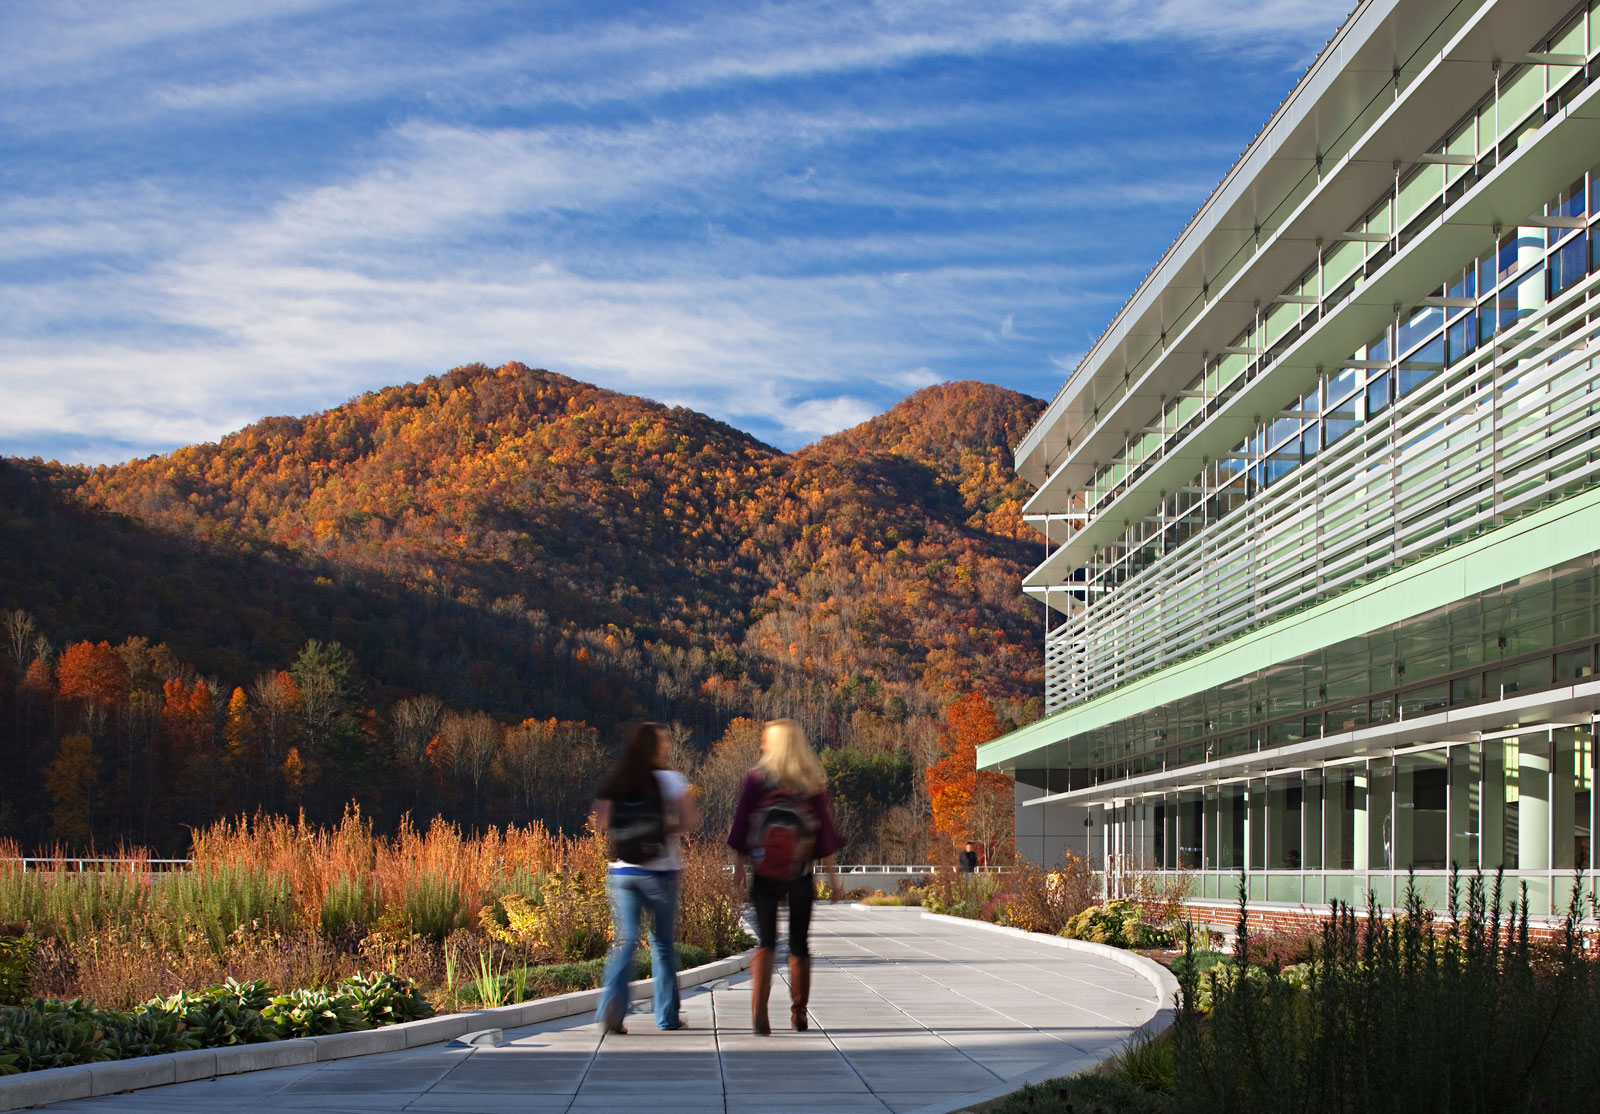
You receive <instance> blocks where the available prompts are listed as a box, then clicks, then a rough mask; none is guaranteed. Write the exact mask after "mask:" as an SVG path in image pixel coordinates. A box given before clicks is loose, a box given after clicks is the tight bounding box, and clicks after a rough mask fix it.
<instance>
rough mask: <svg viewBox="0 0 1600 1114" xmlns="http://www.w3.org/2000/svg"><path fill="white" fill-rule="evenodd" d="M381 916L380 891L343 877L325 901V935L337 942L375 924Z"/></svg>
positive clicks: (344, 875) (325, 895)
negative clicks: (354, 931) (352, 932)
mask: <svg viewBox="0 0 1600 1114" xmlns="http://www.w3.org/2000/svg"><path fill="white" fill-rule="evenodd" d="M379 912H380V904H379V901H378V887H377V886H376V885H373V884H371V883H368V882H366V881H364V880H363V879H360V878H351V877H350V876H349V875H347V874H341V875H339V877H338V878H337V879H335V880H334V882H333V885H331V886H329V887H328V892H327V893H326V894H324V895H323V898H322V911H321V913H320V915H319V916H320V921H321V926H322V931H323V934H324V935H326V936H331V937H333V938H335V939H338V938H340V937H342V936H344V935H345V934H346V933H348V932H350V931H352V930H356V931H360V930H362V929H364V928H365V927H366V926H368V925H370V924H372V923H373V922H374V921H376V920H377V919H378V913H379Z"/></svg>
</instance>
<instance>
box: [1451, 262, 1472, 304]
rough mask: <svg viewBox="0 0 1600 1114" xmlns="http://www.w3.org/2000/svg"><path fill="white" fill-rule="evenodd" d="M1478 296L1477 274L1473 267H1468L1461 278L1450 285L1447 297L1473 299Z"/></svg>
mask: <svg viewBox="0 0 1600 1114" xmlns="http://www.w3.org/2000/svg"><path fill="white" fill-rule="evenodd" d="M1477 294H1478V272H1477V269H1476V268H1475V267H1471V266H1469V267H1468V268H1467V269H1466V271H1464V272H1463V273H1462V276H1461V277H1460V278H1459V279H1457V280H1456V281H1455V282H1454V283H1452V284H1451V286H1450V290H1449V295H1450V297H1452V298H1474V297H1477Z"/></svg>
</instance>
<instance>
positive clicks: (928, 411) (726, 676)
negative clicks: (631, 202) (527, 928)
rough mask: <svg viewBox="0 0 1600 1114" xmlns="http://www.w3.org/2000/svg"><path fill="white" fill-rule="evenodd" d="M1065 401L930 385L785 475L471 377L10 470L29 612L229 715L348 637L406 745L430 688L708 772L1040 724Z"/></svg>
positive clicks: (625, 399) (653, 425)
mask: <svg viewBox="0 0 1600 1114" xmlns="http://www.w3.org/2000/svg"><path fill="white" fill-rule="evenodd" d="M1041 406H1042V404H1041V403H1040V402H1038V401H1037V400H1035V399H1031V398H1028V397H1026V396H1023V395H1019V394H1016V393H1014V392H1010V391H1006V390H1003V389H1001V388H997V387H991V386H986V385H982V384H977V383H955V384H948V385H943V386H938V387H931V388H928V389H926V390H923V391H919V392H917V393H916V394H914V395H912V396H911V397H910V398H907V399H906V400H904V401H902V402H901V403H900V404H899V405H897V406H895V407H894V408H892V409H891V410H890V411H888V412H887V413H885V414H883V415H880V416H879V417H877V418H874V419H873V420H871V421H869V422H866V423H863V424H862V425H860V426H857V427H855V428H854V429H850V430H846V431H844V432H842V433H840V434H837V435H835V436H833V437H829V438H825V439H823V440H822V441H820V442H818V443H817V444H815V445H812V446H809V447H807V448H805V449H802V450H800V451H798V452H795V453H792V454H785V453H782V452H780V451H778V450H776V449H774V448H772V447H770V446H767V445H764V444H762V443H760V442H759V441H756V440H755V439H753V438H751V437H749V436H748V435H746V434H743V433H741V432H740V431H738V430H735V429H733V428H731V427H729V426H727V425H724V424H722V423H720V422H716V421H714V420H712V419H710V418H708V417H706V416H705V415H702V414H698V413H695V412H692V411H688V410H684V409H682V408H667V407H663V406H660V405H658V404H656V403H653V402H649V401H647V400H644V399H639V398H634V397H631V396H627V395H622V394H617V393H615V392H610V391H605V390H601V389H599V388H596V387H593V386H590V385H588V384H584V383H579V382H576V381H574V380H571V379H568V378H566V377H563V376H560V375H556V374H553V373H550V372H546V371H537V370H531V369H528V368H526V367H523V366H521V365H519V364H508V365H506V366H505V367H502V368H498V369H489V368H484V367H480V366H471V367H464V368H458V369H455V370H453V371H451V372H449V373H447V374H445V375H440V376H436V377H431V378H429V379H427V380H425V381H423V382H422V383H418V384H410V385H406V386H401V387H393V388H389V389H386V390H383V391H378V392H373V393H371V394H367V395H363V396H361V397H359V398H357V399H354V400H352V401H351V402H350V403H348V404H346V405H344V406H341V407H337V408H334V409H331V410H328V411H325V412H323V413H319V414H314V415H311V416H308V417H305V418H274V419H268V420H266V421H262V422H259V423H257V424H255V425H253V426H251V427H249V428H247V429H245V430H242V431H241V432H239V433H237V434H233V435H231V436H229V437H226V438H224V439H223V440H222V441H221V442H220V443H218V444H207V445H196V446H191V447H188V448H185V449H181V450H179V451H177V452H175V453H171V454H168V455H166V456H160V457H152V458H149V459H147V460H142V461H135V462H131V463H129V464H126V465H121V466H117V467H111V468H97V469H93V470H80V469H59V468H54V467H51V466H43V465H38V464H25V463H23V462H20V461H13V462H8V463H4V464H0V486H3V487H4V489H5V491H4V493H3V494H4V496H5V505H6V506H8V507H9V508H11V509H10V510H9V511H8V512H6V516H5V517H3V518H0V610H6V609H21V610H25V611H27V612H29V613H30V614H32V615H34V616H35V617H36V618H37V620H38V623H39V627H40V629H41V630H44V631H46V632H48V633H49V634H50V636H51V637H52V638H53V639H55V640H56V646H57V649H58V650H59V647H60V646H61V645H63V644H66V643H70V642H76V641H78V640H81V639H89V640H91V641H98V640H101V639H105V640H108V641H109V642H111V643H113V644H115V643H117V642H120V641H122V640H124V639H126V638H128V637H142V638H145V639H148V640H149V641H150V642H151V643H152V644H155V643H164V644H166V645H167V646H169V647H170V648H171V652H172V653H173V654H174V655H176V657H177V658H178V659H180V660H182V661H183V662H186V663H192V666H193V668H194V669H196V670H197V671H198V672H199V673H200V674H202V675H204V676H208V677H213V678H215V680H216V683H217V687H218V689H219V691H223V690H227V689H228V688H230V687H232V686H236V685H246V684H248V683H249V682H250V681H251V680H252V679H253V678H255V677H257V676H259V675H261V674H263V673H264V672H266V671H270V670H274V669H282V668H284V666H285V665H287V664H288V663H289V662H290V661H291V660H292V659H293V657H294V655H295V653H296V652H297V651H298V650H299V648H300V647H301V646H302V645H303V644H304V643H305V642H306V641H307V640H310V639H319V640H322V641H324V642H327V641H337V642H339V643H341V644H342V645H343V646H344V647H345V648H347V649H348V650H349V651H350V653H351V654H352V656H353V672H354V677H355V682H354V683H355V684H357V685H358V686H359V689H360V695H361V697H362V701H363V703H364V704H366V705H368V706H370V707H372V708H373V710H374V715H375V716H376V719H375V720H374V722H373V724H372V725H371V726H370V728H369V729H368V730H369V734H371V735H373V736H375V737H376V739H375V741H374V742H373V743H371V744H370V745H371V746H377V747H378V749H380V750H383V749H384V742H383V739H382V736H383V735H384V733H385V731H386V730H387V729H388V728H387V726H386V723H385V722H384V721H385V719H386V715H387V713H386V712H385V711H384V709H385V707H386V706H387V705H391V704H392V703H393V702H394V701H395V700H397V699H401V698H405V697H410V696H415V695H419V694H426V695H431V696H438V697H440V698H441V699H443V700H444V701H445V702H446V703H447V704H448V705H450V706H452V707H455V708H459V709H463V710H465V709H476V708H482V709H486V710H488V711H489V712H491V713H492V714H493V715H494V716H496V717H498V718H499V719H501V720H504V721H511V722H516V721H519V720H524V719H529V718H536V719H540V720H545V719H551V718H554V719H556V720H566V721H574V722H577V721H582V722H584V723H587V724H591V725H594V726H596V727H599V728H600V729H601V730H602V733H603V734H605V733H609V731H610V729H611V728H612V727H613V726H614V725H615V724H617V723H619V722H621V721H624V720H626V719H629V718H637V717H650V718H657V719H662V720H666V721H674V722H677V723H679V724H681V725H682V730H683V732H684V735H685V737H686V739H687V740H688V743H689V745H690V746H691V747H697V748H701V749H703V748H705V747H706V746H708V745H709V744H710V742H712V741H713V740H715V739H716V738H717V737H718V736H719V735H721V734H722V733H723V732H724V729H725V728H726V727H727V725H728V723H729V721H730V720H732V719H733V718H734V717H736V716H738V715H754V716H758V717H759V716H767V715H773V714H792V715H796V716H798V717H800V718H802V720H803V721H804V722H805V723H806V724H807V726H808V728H809V729H810V730H811V731H812V732H813V733H814V734H815V735H816V736H817V737H818V738H819V739H820V740H821V741H823V742H825V743H829V744H835V745H837V744H843V743H849V742H851V741H852V736H853V735H854V734H858V733H860V732H861V731H862V730H864V728H863V726H862V725H863V724H864V723H870V722H877V721H880V720H881V721H883V722H886V723H902V724H903V723H907V722H909V721H911V720H916V721H918V722H921V723H924V724H931V723H933V722H935V721H936V720H937V717H938V716H939V714H940V712H941V710H942V708H943V706H944V705H945V704H946V703H948V702H949V701H950V700H951V699H953V698H954V697H955V696H957V695H959V694H960V693H962V692H965V691H968V690H973V689H978V690H982V691H985V692H987V693H989V694H990V695H991V696H993V697H995V698H997V699H999V700H1001V701H1004V702H1007V706H1011V707H1014V708H1016V709H1018V711H1017V713H1016V714H1017V715H1022V714H1024V713H1023V712H1022V711H1021V709H1022V708H1023V706H1024V705H1025V704H1026V703H1027V702H1028V701H1029V700H1030V698H1032V697H1034V695H1035V693H1036V692H1037V691H1038V668H1039V665H1038V651H1037V647H1036V639H1037V623H1038V617H1037V615H1036V614H1035V608H1034V605H1032V604H1030V603H1029V602H1028V601H1026V600H1025V599H1024V598H1023V597H1022V596H1021V594H1020V592H1019V590H1018V580H1019V578H1020V576H1021V574H1022V573H1023V572H1024V571H1025V569H1026V568H1027V567H1028V566H1029V565H1030V564H1031V563H1032V562H1033V561H1034V560H1035V559H1036V558H1037V549H1036V547H1035V545H1034V544H1033V543H1032V542H1031V541H1030V540H1029V535H1030V534H1031V531H1028V530H1026V529H1024V528H1023V526H1022V524H1021V521H1020V517H1019V513H1018V509H1019V507H1020V505H1021V501H1022V499H1023V498H1024V497H1025V492H1024V490H1023V488H1022V486H1021V484H1020V482H1019V481H1018V480H1016V479H1015V477H1014V476H1012V475H1011V472H1010V467H1009V464H1010V458H1009V451H1008V447H1007V446H1008V444H1009V443H1011V442H1014V441H1015V440H1016V439H1017V438H1018V437H1019V436H1020V434H1021V432H1022V431H1023V430H1025V429H1026V427H1027V426H1028V424H1029V423H1030V422H1031V421H1032V420H1033V418H1034V417H1035V416H1036V415H1037V413H1038V412H1039V410H1040V408H1041ZM24 657H26V654H25V655H24ZM7 664H8V665H14V663H7ZM4 676H5V674H4V673H3V672H0V680H3V678H4ZM12 678H13V680H15V681H20V680H21V678H20V677H19V676H17V675H16V674H13V675H12ZM4 687H7V688H10V687H11V686H10V685H6V686H4ZM17 699H20V697H18V698H17ZM862 715H866V716H867V717H868V719H867V720H866V721H863V720H862V719H861V718H860V717H861V716H862ZM17 720H18V722H19V723H20V722H21V717H20V715H19V716H18V717H17ZM3 722H4V721H0V723H3ZM919 730H921V733H922V735H923V736H925V735H926V729H925V728H921V729H919ZM3 731H4V728H3V727H0V732H3ZM913 733H914V732H913ZM53 744H54V740H52V739H45V738H39V739H33V740H30V741H29V744H28V745H29V746H31V747H33V748H34V749H35V750H37V751H38V754H37V755H36V756H35V757H36V759H38V760H43V757H44V756H45V755H47V754H48V753H50V748H51V747H52V746H53ZM19 745H21V742H20V740H19ZM3 833H4V825H3V823H0V834H3Z"/></svg>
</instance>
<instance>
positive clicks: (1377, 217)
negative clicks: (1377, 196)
mask: <svg viewBox="0 0 1600 1114" xmlns="http://www.w3.org/2000/svg"><path fill="white" fill-rule="evenodd" d="M1364 227H1365V230H1366V231H1367V232H1384V233H1387V232H1390V231H1392V230H1391V229H1390V227H1389V207H1388V206H1387V205H1385V206H1383V207H1382V208H1380V209H1379V210H1378V211H1377V212H1375V213H1373V214H1372V215H1371V216H1370V217H1368V218H1367V223H1366V225H1365V226H1364Z"/></svg>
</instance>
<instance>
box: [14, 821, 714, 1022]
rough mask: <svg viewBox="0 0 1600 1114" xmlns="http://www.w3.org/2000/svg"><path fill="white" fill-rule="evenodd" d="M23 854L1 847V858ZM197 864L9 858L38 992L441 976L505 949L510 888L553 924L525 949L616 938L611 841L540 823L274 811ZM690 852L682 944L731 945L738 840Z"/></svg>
mask: <svg viewBox="0 0 1600 1114" xmlns="http://www.w3.org/2000/svg"><path fill="white" fill-rule="evenodd" d="M15 857H17V856H16V855H15V848H14V847H12V848H7V847H5V846H0V858H15ZM192 857H193V865H192V866H191V867H190V868H189V869H187V870H181V871H171V872H166V873H161V874H152V873H151V872H150V870H149V865H150V864H149V860H148V856H147V855H145V854H144V853H142V852H137V851H127V852H123V853H121V854H120V855H118V856H117V857H116V861H115V862H114V863H113V864H111V865H110V866H108V868H107V869H106V870H104V871H102V872H86V873H82V874H77V873H73V874H50V873H39V872H37V871H29V872H27V873H24V872H23V871H22V870H21V869H20V867H19V866H18V865H17V864H15V863H6V862H0V924H9V925H16V926H20V929H21V931H24V932H26V933H28V934H29V935H31V936H33V937H34V938H36V939H38V940H39V941H40V942H41V943H40V948H39V951H38V956H37V962H36V963H35V968H36V970H35V973H34V979H33V983H34V985H33V991H34V992H35V993H43V994H50V995H58V996H68V997H71V996H77V995H84V996H87V997H93V998H95V999H96V1000H98V1001H100V1002H101V1003H102V1004H105V1005H129V1004H132V1003H134V1002H138V1001H142V1000H144V999H147V998H150V997H153V996H155V995H157V994H162V995H165V994H171V993H175V992H176V991H177V990H180V989H184V988H186V987H187V988H193V987H198V986H206V985H210V984H212V983H216V982H219V981H221V980H222V979H223V978H225V977H227V976H229V975H233V976H235V977H237V978H240V979H255V978H265V979H267V980H268V981H269V982H271V983H272V984H273V985H274V986H280V987H300V986H319V985H323V984H326V983H328V982H331V981H334V980H336V979H337V978H339V977H342V976H343V975H347V974H349V973H350V972H351V970H353V969H355V968H358V967H360V968H365V969H371V968H383V969H387V970H393V971H398V972H399V973H402V974H405V975H406V976H408V977H409V978H411V979H413V980H414V981H416V982H418V983H419V984H420V985H422V986H423V987H425V988H426V987H430V986H438V985H439V984H440V983H441V982H445V981H448V975H447V964H446V962H445V957H446V956H447V955H448V956H450V957H452V958H457V959H459V958H460V957H462V956H467V957H469V958H470V957H471V956H474V955H477V954H479V953H480V952H482V951H484V950H485V949H488V950H490V951H498V950H499V949H501V948H502V947H503V944H502V942H501V941H497V940H494V939H491V938H490V937H489V936H488V935H486V934H485V933H484V932H483V931H482V924H483V922H484V919H485V917H487V918H489V919H490V920H491V921H492V920H494V919H495V918H496V917H499V918H501V922H502V923H504V921H503V918H504V902H503V900H502V899H504V898H505V897H506V896H507V895H510V894H516V895H519V898H520V900H519V902H518V905H519V907H522V908H531V909H533V910H534V911H535V912H536V914H537V917H538V920H539V923H540V927H541V931H540V932H538V933H536V934H533V935H531V936H529V937H528V938H527V939H526V940H522V941H519V942H518V945H517V946H516V947H515V948H514V949H513V950H514V952H515V954H514V955H512V956H510V957H509V959H511V960H514V961H515V962H518V963H524V964H540V963H553V962H560V961H565V960H571V959H578V958H586V957H589V956H593V955H598V954H602V953H603V952H604V950H605V948H606V946H607V945H608V944H609V937H610V920H609V915H608V912H607V906H606V902H605V884H604V876H605V871H606V861H605V849H604V846H603V844H602V841H601V840H600V839H599V838H598V837H596V836H594V835H593V834H585V835H582V836H574V837H568V836H562V835H559V834H552V833H550V832H548V831H546V830H545V829H544V828H543V827H541V826H540V825H538V824H533V825H529V826H528V827H525V828H519V827H510V828H505V829H493V828H491V829H490V830H489V831H487V832H486V833H484V834H483V835H480V836H473V837H466V836H463V835H462V833H461V830H460V829H459V828H457V827H456V826H455V825H453V824H449V823H445V822H443V821H438V820H435V821H434V822H433V823H431V824H430V825H428V827H427V829H426V830H420V829H418V828H417V827H416V826H415V825H413V824H411V823H410V822H409V821H406V822H403V823H402V824H401V826H400V828H399V830H398V831H397V832H396V833H395V834H394V835H393V836H383V835H378V834H375V833H374V832H373V830H372V824H371V821H369V820H368V819H367V818H366V817H364V816H362V815H361V813H360V811H359V810H358V809H355V808H351V809H350V810H349V811H348V812H346V814H345V816H344V819H343V820H342V821H341V822H340V823H339V824H338V825H337V826H335V827H332V828H317V827H313V826H311V825H308V824H306V823H305V821H304V819H303V818H301V819H298V820H289V819H285V818H283V817H269V816H260V817H256V818H254V819H247V820H239V821H235V822H224V823H218V824H215V825H213V826H211V827H209V828H206V829H204V830H203V831H200V832H197V833H196V835H195V837H194V846H193V853H192ZM686 858H687V861H688V869H686V870H685V871H684V874H683V880H682V883H683V884H682V895H681V903H680V908H681V915H680V919H679V932H678V938H679V940H680V941H682V942H683V943H687V944H693V945H695V946H697V947H700V948H703V949H704V950H706V951H707V952H710V953H711V954H713V955H726V954H729V953H730V952H731V951H733V950H736V949H737V947H738V945H739V931H740V930H739V911H740V908H741V898H740V895H739V894H737V893H736V892H734V890H733V887H732V881H731V878H730V877H729V875H728V873H727V872H726V871H725V870H724V869H723V867H724V861H725V854H724V850H723V849H722V848H721V847H720V846H718V845H716V844H714V843H704V844H695V843H689V844H686ZM446 941H450V943H449V945H448V946H446Z"/></svg>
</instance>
